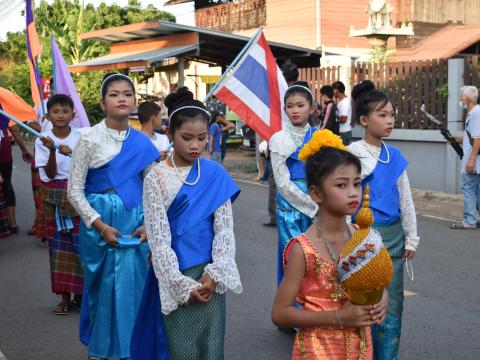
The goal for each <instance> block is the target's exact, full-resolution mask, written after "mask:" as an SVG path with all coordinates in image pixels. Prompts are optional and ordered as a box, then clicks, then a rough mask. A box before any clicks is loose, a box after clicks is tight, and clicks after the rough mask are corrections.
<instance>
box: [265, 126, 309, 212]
mask: <svg viewBox="0 0 480 360" xmlns="http://www.w3.org/2000/svg"><path fill="white" fill-rule="evenodd" d="M309 130H310V125H308V124H307V125H306V126H305V127H303V128H299V127H294V126H292V125H291V124H290V123H288V124H286V126H285V129H283V130H281V131H279V132H277V133H275V134H274V135H273V136H272V137H271V138H270V142H269V147H270V156H271V160H272V169H273V176H274V178H275V183H276V184H277V189H278V191H279V192H280V194H281V195H282V196H283V197H284V198H285V200H287V201H288V202H289V203H290V205H292V206H293V207H294V208H295V209H297V210H298V211H300V212H301V213H303V214H305V215H307V216H308V217H310V218H312V219H313V218H314V217H315V216H316V215H317V212H318V205H317V204H316V203H315V202H314V201H313V200H312V198H311V197H310V195H308V194H305V193H304V192H303V191H302V190H301V189H300V188H299V187H298V186H297V185H295V184H294V183H292V182H291V181H290V170H289V169H288V167H287V159H288V158H289V156H290V155H292V154H293V153H294V152H295V151H296V149H297V147H298V146H301V145H302V143H303V140H304V138H305V134H306V133H307V131H309Z"/></svg>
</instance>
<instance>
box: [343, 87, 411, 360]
mask: <svg viewBox="0 0 480 360" xmlns="http://www.w3.org/2000/svg"><path fill="white" fill-rule="evenodd" d="M352 98H353V99H354V101H355V104H354V108H355V115H356V120H357V122H359V123H360V124H361V125H362V126H363V127H364V128H365V136H364V138H363V139H362V140H360V141H357V142H354V143H352V144H351V145H350V147H349V150H350V152H352V153H353V154H354V155H356V156H357V157H358V158H359V159H360V161H361V163H362V178H363V184H364V186H365V185H366V184H368V185H369V187H370V207H371V209H372V211H373V215H374V217H375V224H374V226H373V228H375V229H376V230H377V231H379V232H380V234H381V235H382V238H383V242H384V244H385V246H386V247H387V249H388V252H389V253H390V257H391V258H392V261H393V265H394V276H393V281H392V283H391V284H390V286H389V287H388V293H389V296H390V301H389V305H388V314H387V317H386V319H385V321H384V322H383V323H382V324H379V325H374V326H372V337H373V350H374V359H376V360H387V359H388V360H395V359H398V357H399V348H400V332H401V324H402V311H403V264H404V262H405V261H409V260H411V259H413V257H414V256H415V252H416V250H417V246H418V243H419V238H418V236H417V219H416V214H415V207H414V204H413V200H412V193H411V190H410V184H409V181H408V176H407V172H406V168H407V165H408V161H407V160H406V159H405V157H404V156H403V155H402V154H401V152H400V151H399V150H398V149H397V148H395V147H393V146H391V145H387V144H385V143H384V142H383V141H382V139H383V138H386V137H388V136H390V134H391V132H392V130H393V127H394V124H395V110H394V108H393V105H392V102H391V101H390V99H389V98H388V97H387V96H386V95H385V94H384V93H383V92H381V91H378V90H375V86H374V85H373V83H372V82H371V81H368V80H367V81H363V82H362V83H360V84H358V85H356V86H355V87H354V88H353V91H352ZM407 264H408V263H407ZM407 270H408V268H407Z"/></svg>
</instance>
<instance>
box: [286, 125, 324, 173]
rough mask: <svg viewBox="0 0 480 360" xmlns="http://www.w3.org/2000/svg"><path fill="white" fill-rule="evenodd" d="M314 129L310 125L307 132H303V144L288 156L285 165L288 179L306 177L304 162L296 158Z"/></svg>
mask: <svg viewBox="0 0 480 360" xmlns="http://www.w3.org/2000/svg"><path fill="white" fill-rule="evenodd" d="M316 130H317V129H316V128H314V127H310V129H308V131H307V133H306V134H305V137H304V138H303V144H302V145H301V146H299V147H297V149H296V150H295V152H294V153H293V154H292V155H290V156H289V157H288V159H287V167H288V170H289V171H290V180H304V179H305V178H306V177H307V174H306V173H305V163H304V162H303V161H302V160H300V159H299V158H298V154H299V152H300V150H301V149H302V147H303V146H304V145H305V144H306V143H307V142H309V141H310V139H311V138H312V135H313V133H314V132H315V131H316Z"/></svg>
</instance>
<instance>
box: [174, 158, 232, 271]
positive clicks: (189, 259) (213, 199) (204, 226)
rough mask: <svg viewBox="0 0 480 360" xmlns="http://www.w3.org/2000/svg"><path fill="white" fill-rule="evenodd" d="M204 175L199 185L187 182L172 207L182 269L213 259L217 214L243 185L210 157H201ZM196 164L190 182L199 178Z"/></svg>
mask: <svg viewBox="0 0 480 360" xmlns="http://www.w3.org/2000/svg"><path fill="white" fill-rule="evenodd" d="M200 168H201V171H202V173H201V176H200V180H199V182H198V183H197V184H196V185H195V186H188V185H183V186H182V187H181V188H180V191H179V192H178V194H177V196H176V197H175V199H174V200H173V202H172V204H171V205H170V207H169V208H168V211H167V216H168V222H169V224H170V231H171V234H172V249H173V250H175V253H176V255H177V258H178V263H179V268H180V271H184V270H185V269H188V268H190V267H192V266H196V265H200V264H203V263H205V262H208V261H211V259H212V240H213V238H214V236H215V234H214V231H213V214H214V212H215V211H216V210H217V209H218V208H219V207H220V206H221V205H223V204H224V203H225V202H226V201H227V200H229V199H231V200H232V202H233V201H234V200H235V199H236V197H237V196H238V194H239V193H240V189H239V188H238V186H237V184H235V182H234V181H233V179H232V178H231V177H230V175H228V173H227V172H226V171H225V169H224V168H223V167H222V166H221V165H219V164H217V163H215V162H213V161H210V160H206V159H203V158H202V159H200ZM197 171H198V169H197V167H196V166H193V167H192V170H191V171H190V173H189V174H188V176H187V179H186V181H187V182H193V181H194V180H195V179H196V178H197Z"/></svg>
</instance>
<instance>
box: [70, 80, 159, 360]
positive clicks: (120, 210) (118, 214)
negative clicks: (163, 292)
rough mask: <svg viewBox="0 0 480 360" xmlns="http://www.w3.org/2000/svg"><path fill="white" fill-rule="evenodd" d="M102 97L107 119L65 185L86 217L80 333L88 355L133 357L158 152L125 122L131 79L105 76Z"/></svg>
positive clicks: (82, 145)
mask: <svg viewBox="0 0 480 360" xmlns="http://www.w3.org/2000/svg"><path fill="white" fill-rule="evenodd" d="M101 97H102V102H101V105H102V108H103V110H104V111H105V113H106V119H105V120H103V121H102V122H100V123H99V124H97V125H95V126H93V127H91V128H88V129H84V130H83V131H82V134H81V137H80V140H79V142H78V144H77V147H76V148H75V151H74V153H73V157H72V170H71V174H70V178H69V182H68V199H69V200H70V203H71V204H72V205H73V207H74V208H75V210H76V211H77V212H78V214H79V215H80V217H81V218H82V223H81V224H80V256H81V260H82V264H83V267H84V276H85V287H84V288H85V291H84V296H83V304H82V309H81V314H80V336H81V340H82V341H83V342H84V343H85V344H87V345H88V354H89V356H90V358H128V357H129V356H130V351H129V350H130V338H131V334H132V328H133V325H134V321H135V317H136V314H137V310H138V305H139V302H140V298H141V295H142V291H143V286H144V284H145V278H146V275H147V265H148V245H147V243H146V242H145V240H146V236H145V229H144V226H143V206H142V191H143V180H142V172H143V171H144V170H145V169H146V168H147V166H149V165H150V164H152V163H154V162H155V161H156V160H157V159H158V158H159V157H160V153H159V152H158V150H157V149H156V148H155V146H154V145H153V144H152V142H151V141H150V139H149V138H148V137H147V136H146V135H144V134H143V133H141V132H139V131H136V130H134V129H133V128H131V127H130V126H129V125H128V118H129V116H130V113H131V112H132V111H133V110H134V109H135V103H136V101H135V88H134V85H133V82H132V80H131V79H130V78H129V77H127V76H125V75H122V74H107V75H105V77H104V80H103V82H102V85H101Z"/></svg>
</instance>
